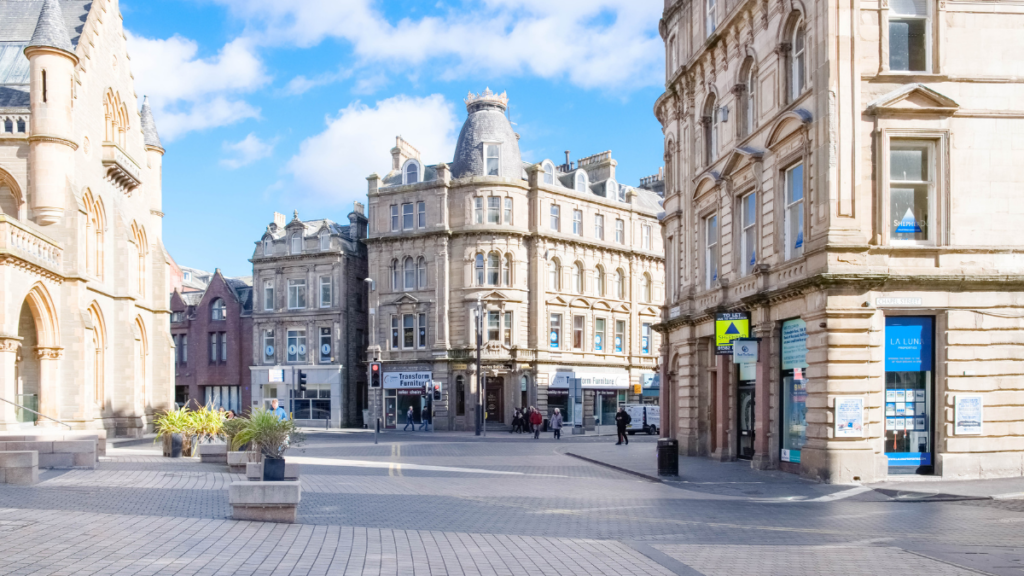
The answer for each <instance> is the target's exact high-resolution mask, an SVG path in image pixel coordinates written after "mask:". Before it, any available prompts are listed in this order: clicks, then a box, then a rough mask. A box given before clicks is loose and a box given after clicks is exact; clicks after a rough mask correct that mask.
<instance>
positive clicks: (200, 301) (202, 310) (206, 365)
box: [171, 269, 253, 413]
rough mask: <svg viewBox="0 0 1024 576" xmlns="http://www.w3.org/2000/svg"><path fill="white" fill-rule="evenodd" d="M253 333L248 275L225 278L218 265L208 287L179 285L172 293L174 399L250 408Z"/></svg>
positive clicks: (226, 407) (201, 403)
mask: <svg viewBox="0 0 1024 576" xmlns="http://www.w3.org/2000/svg"><path fill="white" fill-rule="evenodd" d="M188 270H189V271H190V274H195V273H196V272H201V271H192V270H191V269H188ZM252 333H253V332H252V283H251V281H250V279H249V278H225V277H224V276H223V275H222V274H221V272H220V270H216V271H215V272H214V273H213V275H212V276H211V277H210V279H209V284H208V285H207V286H206V289H205V290H194V291H188V292H184V293H182V292H180V291H178V290H175V291H174V292H173V293H172V294H171V337H172V339H173V341H174V346H175V348H174V375H175V382H174V383H175V403H176V404H177V405H179V406H181V405H184V404H185V403H189V404H190V406H192V407H196V406H199V405H212V406H214V407H218V408H219V407H224V408H225V409H228V410H234V411H235V412H236V413H244V412H246V411H248V410H249V407H250V406H251V403H252V391H251V387H250V376H249V374H250V372H249V364H250V362H251V358H252Z"/></svg>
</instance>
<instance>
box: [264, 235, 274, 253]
mask: <svg viewBox="0 0 1024 576" xmlns="http://www.w3.org/2000/svg"><path fill="white" fill-rule="evenodd" d="M273 251H274V242H273V241H272V240H271V239H270V238H264V239H263V255H264V256H270V254H271V253H272V252H273Z"/></svg>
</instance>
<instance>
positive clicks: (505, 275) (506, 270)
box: [501, 254, 512, 286]
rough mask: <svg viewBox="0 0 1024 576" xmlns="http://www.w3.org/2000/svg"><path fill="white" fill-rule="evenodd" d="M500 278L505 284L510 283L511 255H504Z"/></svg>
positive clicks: (509, 284)
mask: <svg viewBox="0 0 1024 576" xmlns="http://www.w3.org/2000/svg"><path fill="white" fill-rule="evenodd" d="M501 274H502V279H501V282H502V284H504V285H505V286H511V285H512V255H511V254H506V255H505V265H504V266H503V267H502V269H501Z"/></svg>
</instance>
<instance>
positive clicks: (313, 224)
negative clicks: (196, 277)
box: [250, 203, 367, 428]
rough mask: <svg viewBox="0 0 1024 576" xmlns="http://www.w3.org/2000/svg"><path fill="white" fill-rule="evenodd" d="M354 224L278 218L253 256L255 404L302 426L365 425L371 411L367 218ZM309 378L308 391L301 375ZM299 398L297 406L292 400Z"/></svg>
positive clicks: (356, 217) (357, 214) (358, 210)
mask: <svg viewBox="0 0 1024 576" xmlns="http://www.w3.org/2000/svg"><path fill="white" fill-rule="evenodd" d="M348 219H349V225H347V226H342V225H340V224H337V223H335V222H332V221H331V220H326V219H321V220H305V221H303V220H300V219H299V215H298V213H297V212H296V213H295V218H293V219H292V221H291V222H288V223H287V224H286V223H285V216H284V215H283V214H278V213H275V214H274V221H273V222H271V223H270V225H269V226H267V229H266V231H265V232H264V234H263V237H262V238H261V239H260V240H259V241H258V242H256V250H255V252H254V253H253V257H252V278H253V293H254V298H253V310H252V318H253V322H252V343H253V345H252V348H251V349H252V356H251V363H252V365H251V367H250V370H251V372H252V386H253V395H252V405H253V406H269V401H270V399H271V398H278V399H279V400H280V401H281V406H283V407H285V409H286V410H288V411H289V412H291V413H292V414H293V417H294V418H295V419H296V420H299V421H300V423H302V422H305V423H307V424H309V425H316V426H322V425H324V420H329V421H330V422H329V423H330V426H332V427H335V428H337V427H339V426H341V427H345V426H361V425H362V422H363V420H362V418H363V416H362V409H363V408H365V407H366V366H365V364H364V363H363V353H364V351H365V350H366V339H367V336H366V334H367V327H366V319H367V313H366V291H367V288H366V284H367V283H366V282H365V279H366V276H367V272H366V245H365V244H364V243H363V240H364V239H365V238H366V216H364V215H363V206H362V204H359V203H356V205H355V209H354V210H353V211H352V212H351V213H350V214H349V215H348ZM300 371H301V372H302V373H304V374H305V375H306V392H305V393H299V392H298V380H297V376H298V374H299V372H300ZM293 395H295V396H297V397H295V399H294V402H293V401H292V400H290V399H291V398H293Z"/></svg>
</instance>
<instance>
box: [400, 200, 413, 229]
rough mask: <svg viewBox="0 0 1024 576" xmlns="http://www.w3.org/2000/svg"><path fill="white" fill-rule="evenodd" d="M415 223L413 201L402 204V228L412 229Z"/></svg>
mask: <svg viewBox="0 0 1024 576" xmlns="http://www.w3.org/2000/svg"><path fill="white" fill-rule="evenodd" d="M413 224H414V220H413V213H412V203H411V202H410V203H408V204H402V230H412V228H413Z"/></svg>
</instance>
